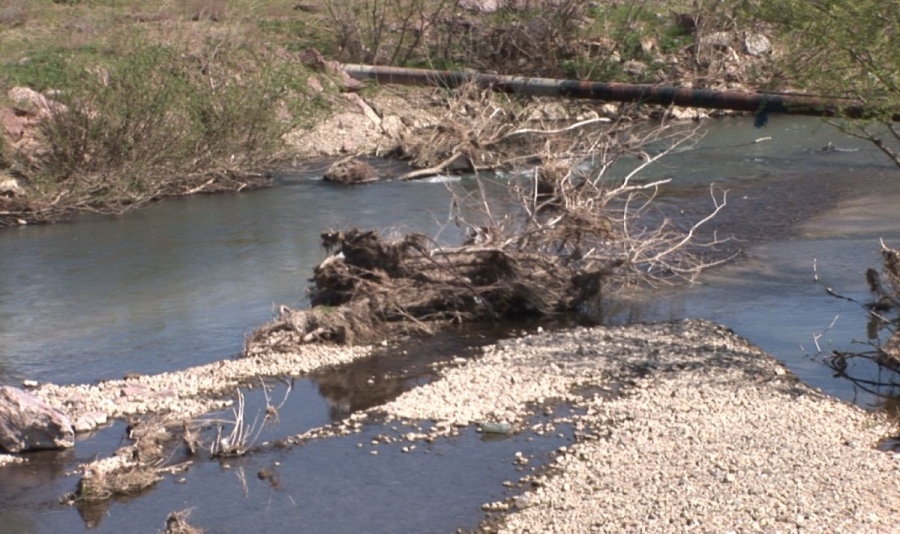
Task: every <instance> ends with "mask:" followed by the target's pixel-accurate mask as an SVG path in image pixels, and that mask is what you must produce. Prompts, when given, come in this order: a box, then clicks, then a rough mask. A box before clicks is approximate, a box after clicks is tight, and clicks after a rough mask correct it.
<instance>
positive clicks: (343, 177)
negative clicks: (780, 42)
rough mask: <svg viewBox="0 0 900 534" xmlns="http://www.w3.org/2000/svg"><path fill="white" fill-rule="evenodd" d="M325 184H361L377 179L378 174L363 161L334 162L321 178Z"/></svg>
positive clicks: (345, 160) (351, 159) (352, 159)
mask: <svg viewBox="0 0 900 534" xmlns="http://www.w3.org/2000/svg"><path fill="white" fill-rule="evenodd" d="M322 179H323V180H325V181H326V182H338V183H342V184H361V183H366V182H373V181H375V180H377V179H378V173H377V172H375V169H374V168H372V166H371V165H369V164H368V163H366V162H365V161H362V160H359V159H355V158H350V159H342V160H340V161H338V162H335V163H334V164H333V165H331V167H328V170H327V171H325V176H323V177H322Z"/></svg>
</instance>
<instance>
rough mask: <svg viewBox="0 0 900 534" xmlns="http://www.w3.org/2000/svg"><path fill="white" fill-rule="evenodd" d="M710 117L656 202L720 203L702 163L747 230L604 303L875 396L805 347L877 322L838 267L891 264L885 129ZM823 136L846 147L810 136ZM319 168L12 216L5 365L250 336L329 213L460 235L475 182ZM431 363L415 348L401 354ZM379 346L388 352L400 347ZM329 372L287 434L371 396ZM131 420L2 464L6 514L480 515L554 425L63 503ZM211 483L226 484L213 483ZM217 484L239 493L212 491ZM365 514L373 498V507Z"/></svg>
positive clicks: (242, 522) (862, 368)
mask: <svg viewBox="0 0 900 534" xmlns="http://www.w3.org/2000/svg"><path fill="white" fill-rule="evenodd" d="M705 129H706V135H705V137H704V139H703V140H702V141H701V143H700V145H699V146H697V147H696V148H695V149H693V150H691V151H687V152H684V153H680V154H674V155H672V156H670V157H669V158H667V159H665V160H664V161H663V162H662V163H661V164H660V165H657V166H656V167H654V168H653V169H652V170H651V171H650V172H648V173H647V179H651V178H653V179H655V178H660V177H671V178H672V179H673V183H672V187H671V188H670V189H669V191H670V192H669V193H666V194H665V196H664V197H663V198H662V200H661V202H662V203H663V204H664V205H667V206H669V207H670V208H674V209H676V210H680V211H682V212H684V213H683V216H684V217H686V218H687V219H690V218H692V217H693V218H696V217H699V216H702V215H703V214H704V213H705V212H706V211H708V210H709V209H711V201H710V200H709V195H708V185H709V183H710V182H715V183H716V184H717V185H718V186H719V187H722V188H725V189H728V190H729V193H728V195H729V196H728V202H729V204H728V207H727V208H726V210H725V211H724V212H723V213H722V215H721V216H720V217H717V218H716V220H715V221H714V223H713V227H714V228H715V229H716V230H717V231H718V232H720V235H726V234H734V235H736V236H737V238H738V240H737V241H735V242H734V243H732V244H730V245H729V246H732V247H735V250H738V249H739V250H740V251H741V254H740V256H739V258H738V259H737V260H735V261H734V262H733V263H732V264H730V265H728V266H726V267H722V268H718V269H716V270H714V271H711V272H709V273H707V274H706V275H705V276H704V277H703V278H702V279H701V281H700V283H698V284H694V285H692V286H689V287H672V288H665V287H664V288H660V289H659V290H658V291H655V292H653V293H652V294H649V295H647V294H643V293H642V294H640V295H622V296H621V297H622V298H620V299H619V302H611V303H610V306H609V311H608V313H607V318H606V320H607V321H608V322H610V323H624V322H628V321H633V320H666V319H675V318H681V317H705V318H709V319H711V320H714V321H717V322H720V323H723V324H725V325H727V326H730V327H731V328H732V329H734V330H735V331H736V332H737V333H738V334H741V335H743V336H745V337H747V338H749V339H750V340H751V341H752V342H754V343H756V344H757V345H759V346H760V347H762V348H763V349H765V350H767V351H768V352H770V353H771V354H773V355H774V356H776V357H777V358H779V359H780V360H782V361H783V362H785V363H786V365H787V366H788V367H789V368H790V369H791V370H793V371H794V372H795V373H796V374H797V375H798V376H800V378H801V379H802V380H804V381H805V382H807V383H809V384H811V385H813V386H816V387H820V388H822V389H823V390H824V391H826V392H828V393H830V394H832V395H835V396H838V397H840V398H843V399H846V400H848V401H852V402H857V403H859V404H861V405H863V406H867V407H872V406H875V405H877V404H878V402H879V399H878V397H877V396H874V395H872V394H870V393H866V392H865V391H863V390H861V389H860V388H859V387H858V386H857V385H855V384H854V383H853V382H851V381H848V380H846V379H842V378H836V377H834V376H833V374H832V372H831V371H830V370H829V369H828V368H827V367H826V366H825V365H823V364H822V362H821V361H820V359H818V358H815V357H813V356H814V354H815V353H816V352H818V351H819V350H822V351H825V352H828V351H830V350H832V349H841V350H846V349H852V348H854V347H857V346H858V345H855V344H854V343H853V342H854V340H865V339H866V337H867V331H866V323H867V318H866V313H865V311H864V310H863V309H862V308H861V307H860V306H859V305H857V304H855V303H852V302H850V301H848V300H842V299H837V298H835V297H832V296H829V295H828V294H827V293H826V292H825V289H824V287H825V286H829V287H832V288H834V289H835V290H836V291H837V292H839V293H841V294H843V295H845V296H847V297H850V298H853V299H856V300H859V301H864V300H866V298H867V297H868V296H867V294H866V293H867V290H866V286H865V281H864V277H863V273H864V271H865V269H866V268H868V267H877V266H878V261H879V258H878V246H879V244H878V240H879V239H880V238H883V239H885V241H886V243H888V244H889V245H892V246H895V247H896V246H900V209H898V208H900V173H898V172H897V171H896V170H895V169H894V168H893V167H892V166H890V165H889V164H888V162H886V161H885V160H884V158H883V157H882V156H881V154H880V153H879V152H878V151H877V150H875V149H874V148H873V147H871V146H869V145H867V144H865V143H864V142H862V141H859V140H856V139H853V138H850V137H847V136H845V135H843V134H841V133H840V132H838V131H837V130H835V129H833V128H831V127H829V126H826V125H823V124H822V123H821V122H820V121H817V120H813V119H795V118H791V119H787V118H781V117H773V118H772V119H771V120H770V121H769V124H768V126H767V127H766V128H764V129H755V128H753V127H752V120H745V119H727V120H720V121H711V122H708V123H706V125H705ZM828 143H833V146H836V147H839V148H840V149H846V150H838V151H832V152H828V153H818V152H817V151H818V150H819V149H821V148H822V147H823V146H825V145H827V144H828ZM320 176H321V170H306V171H304V172H285V173H284V174H283V175H281V176H280V177H279V183H278V186H277V187H275V188H272V189H269V190H265V191H258V192H252V193H245V194H235V195H219V196H209V197H194V198H187V199H179V200H173V201H167V202H163V203H159V204H156V205H152V206H150V207H148V208H147V209H144V210H141V211H139V212H136V213H132V214H129V215H127V216H124V217H119V218H85V219H83V220H79V221H77V222H76V223H75V224H61V225H54V226H39V227H22V228H16V229H11V230H6V231H3V232H0V384H18V383H20V382H21V380H23V379H26V378H27V379H36V380H41V381H45V380H49V381H56V382H63V383H74V382H94V381H97V380H103V379H109V378H120V377H121V376H122V375H123V374H124V373H126V372H138V373H156V372H161V371H167V370H174V369H180V368H184V367H188V366H192V365H197V364H201V363H206V362H209V361H213V360H216V359H222V358H227V357H232V356H234V355H236V354H238V353H239V351H240V349H241V346H242V343H243V339H244V336H246V335H247V334H248V333H249V332H250V331H251V330H252V329H254V328H255V327H256V326H258V325H260V324H262V323H264V322H266V321H267V320H269V319H270V318H271V317H272V316H273V315H274V311H275V309H277V307H278V306H279V305H281V304H287V305H290V306H302V305H304V302H305V296H304V292H305V287H306V279H307V278H308V277H309V276H310V274H311V272H312V269H313V267H314V265H316V264H317V263H318V262H319V261H321V260H322V259H323V258H324V252H323V251H322V250H321V249H320V248H319V234H320V233H321V232H322V231H324V230H327V229H329V228H349V227H353V226H358V227H361V228H379V229H396V230H399V231H422V232H425V233H428V234H432V235H434V234H439V235H440V239H444V240H448V241H453V240H454V239H457V238H458V236H455V235H453V234H452V233H451V232H450V230H449V229H448V224H447V223H448V208H449V202H450V192H449V189H448V186H449V188H453V189H455V190H456V191H457V192H460V191H461V192H466V191H474V190H475V189H476V188H477V183H476V180H475V178H473V177H464V178H463V179H461V180H458V181H453V182H451V183H449V184H448V183H444V181H441V180H430V181H417V182H385V183H379V184H373V185H368V186H361V187H350V188H347V187H337V186H333V185H330V184H324V183H322V182H321V181H320V180H319V177H320ZM450 228H452V227H450ZM815 276H818V279H819V282H818V283H817V282H816V281H815V279H814V277H815ZM426 352H427V351H426ZM423 358H424V357H423ZM421 364H422V361H421V359H420V360H416V359H415V358H413V357H410V359H408V360H406V361H405V363H404V365H405V366H407V367H416V366H417V365H418V366H421ZM367 365H374V366H375V368H377V371H378V372H381V371H383V369H384V366H386V365H387V366H390V364H388V363H385V362H384V361H382V362H381V363H375V364H371V363H370V364H367ZM394 365H395V366H396V363H394ZM849 370H850V371H851V372H855V373H856V376H861V377H864V378H879V375H878V374H877V373H878V370H877V369H876V368H874V367H871V366H867V365H865V364H864V363H858V364H857V363H852V364H851V367H850V369H849ZM345 372H347V373H350V374H352V373H354V372H355V371H352V370H348V371H345ZM378 372H376V371H373V370H372V369H369V368H365V367H363V368H362V370H361V371H358V373H361V378H358V379H352V378H351V379H347V380H346V381H345V382H343V384H344V386H345V387H344V388H343V389H344V390H346V389H347V387H346V385H347V384H351V385H352V384H358V383H362V384H365V383H367V377H369V376H372V377H376V376H377V375H378ZM423 373H424V371H423ZM423 376H424V375H423V374H419V375H416V376H410V377H406V378H403V379H401V380H400V381H399V382H398V383H397V385H396V387H393V389H392V388H390V387H389V388H386V389H387V390H390V391H393V393H391V394H396V393H398V392H399V391H402V390H403V389H408V388H409V387H414V386H415V385H416V384H418V383H421V382H422V381H426V380H427V379H428V377H427V376H424V378H423ZM329 381H330V382H329ZM334 381H335V379H334V377H331V378H323V377H320V378H319V381H318V382H317V381H316V380H315V379H314V380H310V379H303V380H300V381H299V382H298V384H297V386H296V387H295V391H294V393H293V394H292V397H291V406H294V407H295V408H294V409H293V410H291V413H294V415H293V416H290V417H288V418H287V419H286V420H283V421H282V426H283V427H285V428H284V429H283V430H282V431H281V434H282V435H291V434H295V433H298V432H302V431H303V430H305V429H307V428H312V427H315V426H320V425H323V424H327V423H328V422H329V421H331V420H333V419H334V418H335V417H340V416H341V415H342V414H345V413H346V411H347V410H352V409H359V408H360V407H364V406H365V405H370V404H372V403H377V402H378V400H377V399H376V400H372V399H363V400H359V399H357V401H358V402H355V403H354V401H353V399H354V395H353V392H352V391H343V393H342V395H343V396H344V397H345V398H344V399H343V400H340V399H335V395H329V394H328V391H327V390H328V388H327V387H326V384H329V383H333V382H334ZM332 389H333V388H332ZM351 389H352V388H351ZM880 391H881V392H882V393H891V392H892V391H891V388H890V387H887V388H882V389H881V390H880ZM273 394H274V393H273ZM387 396H389V394H388V395H387ZM357 397H359V396H357ZM362 397H365V395H362ZM348 398H349V399H350V400H349V401H348V400H347V399H348ZM375 431H376V430H372V429H370V430H367V432H375ZM121 433H122V429H121V428H118V427H117V426H115V425H114V426H113V428H112V429H108V430H106V431H104V432H101V433H100V434H99V436H95V437H93V438H88V439H85V440H82V441H81V442H79V445H78V447H77V448H76V449H77V452H76V453H69V454H68V455H65V454H64V455H52V456H48V458H47V460H46V461H44V462H43V463H42V462H34V463H35V464H40V465H42V466H43V467H31V468H28V469H24V468H23V469H18V470H16V471H9V473H14V474H15V477H14V479H15V482H13V478H3V477H4V476H5V475H3V474H0V532H58V531H80V530H81V529H87V528H89V527H93V528H94V530H95V531H102V532H107V531H108V532H120V531H122V530H123V529H125V530H127V531H134V532H155V531H157V530H158V529H159V528H161V527H162V525H163V520H164V518H165V514H166V513H168V512H169V511H172V510H175V509H179V507H180V508H190V507H196V508H197V513H196V514H195V516H194V517H196V518H197V519H198V520H197V523H198V524H200V525H201V526H204V527H207V528H210V529H212V530H213V531H215V532H245V531H247V530H249V529H251V528H253V529H256V528H258V526H257V525H263V526H266V527H270V528H273V529H275V530H285V529H287V528H291V527H290V525H295V524H297V523H295V522H301V523H303V524H304V525H305V527H306V528H309V529H310V530H313V531H317V532H354V531H359V530H360V529H363V530H368V531H373V532H374V531H383V532H392V531H397V530H398V529H399V530H404V531H416V532H451V531H453V530H454V529H455V528H458V527H465V528H473V527H474V526H475V525H477V522H478V521H479V520H480V518H481V517H482V514H481V512H480V511H479V508H478V505H479V504H480V503H482V502H487V501H488V500H491V499H495V498H498V496H502V495H503V492H502V489H503V488H502V486H500V485H499V484H500V482H502V481H503V480H505V479H508V478H510V477H511V476H513V475H514V474H515V473H514V472H513V471H511V466H510V465H509V462H508V461H506V460H504V458H507V457H508V454H510V451H511V450H513V449H514V450H523V449H524V448H528V447H532V448H534V447H537V448H541V447H543V449H546V450H548V451H549V450H552V449H553V448H554V447H556V446H557V445H558V444H559V443H560V442H561V441H560V439H561V438H559V439H557V440H556V441H553V440H552V439H551V440H550V441H542V440H537V441H529V440H528V436H517V437H514V438H510V439H509V440H506V441H501V442H499V443H493V442H491V443H488V444H485V442H483V441H482V440H479V439H478V438H477V436H474V435H468V434H465V433H464V435H463V436H461V437H460V438H459V439H458V440H456V441H455V442H453V443H446V444H443V445H442V447H443V449H442V451H441V453H440V454H438V455H435V456H437V457H440V458H443V459H442V460H427V459H426V458H424V457H418V456H417V457H415V459H414V460H410V459H409V458H410V456H409V455H403V456H402V457H401V455H397V457H396V458H394V459H393V460H391V455H387V457H381V461H382V463H379V464H372V463H368V464H364V463H361V462H360V461H358V460H348V458H350V457H351V456H352V453H353V450H354V448H355V447H357V446H358V441H359V440H360V438H353V439H344V440H343V441H342V440H330V441H328V443H329V444H310V445H307V446H305V447H303V448H302V450H300V451H299V452H298V451H296V450H293V451H287V452H271V453H269V454H266V455H259V456H257V457H254V458H252V459H250V460H247V461H248V462H250V465H249V466H248V469H254V468H256V467H258V466H259V465H269V464H273V465H274V464H275V463H277V464H278V465H283V467H282V468H281V469H282V470H283V472H282V475H281V476H282V478H288V477H290V478H291V479H294V478H295V477H296V478H302V479H304V480H308V481H310V484H311V486H309V487H307V486H305V485H304V486H302V487H303V488H304V489H302V490H300V489H298V488H297V487H295V490H293V491H287V490H283V489H282V490H275V489H272V490H271V491H269V490H265V491H261V490H259V489H257V490H256V491H255V492H250V493H252V495H248V492H247V491H246V490H241V488H242V487H244V486H242V484H239V483H238V482H237V480H239V477H235V475H234V471H233V466H229V467H228V468H224V467H223V466H222V465H220V464H218V463H215V462H210V463H205V464H200V465H198V466H196V467H195V468H193V469H192V470H191V474H190V475H189V478H190V482H189V483H188V484H186V485H178V484H175V483H174V482H171V481H165V482H164V483H163V484H164V485H165V489H163V490H156V491H153V492H151V494H150V495H149V496H144V497H141V498H138V499H134V500H129V501H124V502H117V503H115V504H114V505H113V506H111V507H110V508H109V509H106V508H104V509H103V510H101V511H100V512H97V511H96V510H94V511H91V512H89V513H87V516H88V517H85V514H86V513H85V512H84V511H83V510H82V515H81V516H78V514H77V513H76V511H75V510H74V509H72V508H67V507H62V506H60V505H56V504H55V503H54V499H55V496H58V495H59V494H60V493H62V492H64V491H71V489H72V486H73V484H74V479H71V478H67V477H64V476H63V472H64V471H65V470H67V469H71V467H72V466H73V465H75V463H76V462H77V461H82V460H84V459H85V458H88V457H90V455H91V454H99V453H106V454H108V453H109V451H111V450H112V449H114V448H115V446H116V445H117V440H119V439H120V438H121ZM532 437H533V436H532ZM362 439H363V441H365V438H362ZM562 441H565V440H562ZM535 443H543V445H535ZM253 473H255V471H253V472H252V473H251V475H252V474H253ZM251 478H253V477H252V476H251ZM224 480H228V481H229V482H227V483H225V482H223V481H224ZM223 484H224V485H223ZM225 486H228V487H229V488H230V489H227V490H225V489H223V488H224V487H225ZM314 488H318V489H317V490H316V489H314ZM460 488H466V489H465V490H461V489H460ZM218 491H225V492H226V493H228V492H230V493H228V496H227V497H222V498H221V499H218V498H217V497H216V495H217V492H218ZM207 493H210V495H208V494H207ZM461 494H462V495H461ZM223 501H224V502H223ZM298 501H302V504H301V503H300V502H298ZM397 503H401V504H397ZM404 503H405V504H404ZM223 506H224V507H226V508H228V509H229V510H231V511H232V512H233V513H225V512H224V511H219V509H220V508H222V507H223ZM395 506H400V508H399V509H394V508H393V507H395ZM317 510H327V511H328V513H327V514H326V513H323V514H317V513H316V511H317ZM91 513H93V514H95V516H91V515H90V514H91ZM97 514H99V515H97ZM313 516H315V517H313ZM325 517H329V518H330V519H329V520H328V521H326V519H324V518H325ZM372 517H378V518H379V519H378V521H377V522H376V523H372V521H371V518H372ZM135 518H141V519H140V520H138V519H135ZM82 519H84V521H82ZM135 521H137V523H135ZM136 524H137V525H139V528H133V527H135V525H136ZM373 524H377V525H379V528H374V527H373Z"/></svg>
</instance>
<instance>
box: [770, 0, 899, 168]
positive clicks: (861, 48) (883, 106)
mask: <svg viewBox="0 0 900 534" xmlns="http://www.w3.org/2000/svg"><path fill="white" fill-rule="evenodd" d="M767 4H768V5H769V8H770V11H769V18H770V20H772V21H773V22H776V23H777V24H779V25H781V27H782V28H783V29H784V30H785V31H786V35H788V36H789V38H787V39H785V42H786V43H788V44H787V46H788V48H787V50H785V52H784V54H783V56H782V62H783V64H782V68H783V69H784V70H785V71H786V72H787V73H788V74H789V75H790V76H791V79H792V81H793V83H794V84H796V85H798V86H799V87H801V88H802V89H804V90H806V91H809V92H816V93H819V94H823V95H827V96H835V97H846V98H852V99H854V100H857V101H859V102H861V103H862V104H863V105H864V107H865V109H866V110H867V114H866V116H865V117H864V118H863V119H861V120H840V121H831V122H832V123H833V124H834V125H836V126H837V127H839V128H840V129H841V130H842V131H844V132H846V133H848V134H850V135H854V136H856V137H860V138H862V139H866V140H868V141H871V142H872V143H873V144H874V145H875V146H877V147H878V148H879V149H880V150H881V151H882V152H883V153H884V154H885V155H887V156H888V157H889V158H891V160H892V161H893V162H894V164H896V165H897V166H898V167H900V124H898V123H896V122H894V121H893V117H895V116H896V115H897V114H898V113H900V53H898V50H897V43H898V42H900V1H897V0H889V1H883V0H779V1H776V2H771V3H767Z"/></svg>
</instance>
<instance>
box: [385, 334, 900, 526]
mask: <svg viewBox="0 0 900 534" xmlns="http://www.w3.org/2000/svg"><path fill="white" fill-rule="evenodd" d="M551 399H560V400H564V401H567V402H570V403H572V404H573V405H575V406H577V407H578V408H579V409H578V410H577V412H578V413H579V415H576V416H573V417H574V419H573V422H574V423H575V426H576V428H578V429H581V432H580V434H581V435H582V438H581V439H579V440H578V441H577V443H576V444H574V445H573V446H571V447H566V448H564V449H562V450H561V451H560V452H559V454H558V456H557V457H556V458H555V460H554V461H553V463H552V465H551V466H550V468H549V471H548V474H547V475H541V476H538V477H536V478H532V479H530V482H531V483H530V484H529V489H528V491H526V492H525V494H523V495H519V496H517V497H515V498H514V499H510V500H509V502H510V509H511V512H509V513H508V514H506V515H503V516H502V517H501V518H500V522H499V527H498V528H499V531H500V532H510V533H512V532H530V533H544V532H561V533H577V532H757V531H761V532H873V533H874V532H879V533H881V532H898V531H900V494H898V489H900V488H898V486H900V457H898V456H896V455H895V454H893V453H889V452H883V451H880V450H878V449H877V448H876V446H877V445H878V444H879V442H880V441H882V440H883V439H884V438H885V437H887V436H889V435H892V433H895V432H896V427H895V426H894V425H891V424H890V423H889V421H887V420H886V419H885V418H884V417H883V416H880V415H876V414H872V413H868V412H865V411H864V410H862V409H860V408H857V407H855V406H852V405H849V404H846V403H843V402H840V401H838V400H835V399H832V398H829V397H827V396H825V395H822V394H821V393H819V392H817V391H815V390H813V389H811V388H809V387H807V386H806V385H804V384H802V383H800V382H799V381H798V380H797V379H796V378H795V377H794V376H793V375H791V374H790V373H789V372H788V371H787V370H786V369H785V368H784V367H782V366H781V364H779V363H778V362H777V361H776V360H774V359H773V358H772V357H771V356H769V355H767V354H766V353H764V352H763V351H761V350H759V349H758V348H755V347H754V346H752V345H751V344H750V343H748V342H747V341H746V340H744V339H742V338H740V337H738V336H736V335H735V334H734V333H733V332H731V331H730V330H728V329H726V328H724V327H722V326H718V325H715V324H712V323H709V322H706V321H697V320H689V321H682V322H677V323H667V324H656V325H639V326H629V327H610V328H605V327H597V328H589V329H588V328H585V329H577V330H572V331H566V332H559V333H552V334H541V335H533V336H526V337H522V338H516V339H512V340H508V341H503V342H500V343H498V344H496V345H494V346H491V347H489V348H487V349H485V353H484V356H483V357H481V358H479V359H476V360H471V361H469V362H468V363H466V364H464V365H462V366H460V367H457V368H452V369H448V370H447V371H446V374H445V376H444V377H443V378H442V379H441V380H438V381H436V382H434V383H431V384H429V385H426V386H423V387H420V388H417V389H415V390H412V391H410V392H407V393H405V394H404V395H402V396H400V397H399V398H397V399H396V400H395V401H393V402H391V403H389V404H386V405H384V406H382V407H379V408H378V409H377V411H379V412H383V413H384V414H385V415H387V416H388V417H389V418H398V419H400V418H402V419H418V420H432V421H435V422H438V423H442V424H441V426H442V427H447V426H449V425H463V424H473V423H484V422H486V421H495V422H503V423H509V424H512V425H516V424H519V423H521V422H522V421H523V420H524V418H525V417H526V416H527V415H528V413H529V411H533V410H536V409H539V406H540V405H541V404H543V403H544V402H545V401H548V400H551ZM526 480H527V479H526ZM523 481H524V480H523ZM491 524H494V525H496V523H491ZM492 530H494V529H493V528H492Z"/></svg>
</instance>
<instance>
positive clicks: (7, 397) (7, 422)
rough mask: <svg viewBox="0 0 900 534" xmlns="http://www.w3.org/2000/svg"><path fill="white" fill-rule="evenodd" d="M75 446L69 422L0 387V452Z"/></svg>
mask: <svg viewBox="0 0 900 534" xmlns="http://www.w3.org/2000/svg"><path fill="white" fill-rule="evenodd" d="M74 445H75V432H74V430H73V428H72V423H71V421H69V418H68V417H67V416H66V415H65V414H64V413H62V412H60V411H58V410H55V409H53V408H51V407H50V406H48V405H47V404H45V403H44V402H43V401H41V400H40V399H38V398H37V397H35V396H34V395H31V394H30V393H26V392H25V391H22V390H20V389H18V388H14V387H10V386H3V387H0V449H4V450H6V451H7V452H23V451H30V450H39V449H65V448H69V447H73V446H74Z"/></svg>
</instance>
